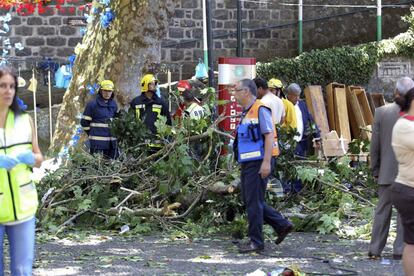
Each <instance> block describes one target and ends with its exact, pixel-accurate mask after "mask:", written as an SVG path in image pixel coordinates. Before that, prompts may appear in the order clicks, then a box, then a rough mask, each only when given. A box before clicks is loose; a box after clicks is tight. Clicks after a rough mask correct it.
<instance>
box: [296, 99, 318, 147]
mask: <svg viewBox="0 0 414 276" xmlns="http://www.w3.org/2000/svg"><path fill="white" fill-rule="evenodd" d="M298 105H299V108H300V111H301V112H302V122H303V136H302V140H301V142H302V141H307V139H308V138H309V137H310V136H312V137H313V138H320V137H321V133H320V131H319V128H318V126H317V125H316V123H315V121H314V120H313V117H312V115H311V114H310V112H309V109H308V107H307V106H306V103H305V102H304V101H303V100H299V101H298Z"/></svg>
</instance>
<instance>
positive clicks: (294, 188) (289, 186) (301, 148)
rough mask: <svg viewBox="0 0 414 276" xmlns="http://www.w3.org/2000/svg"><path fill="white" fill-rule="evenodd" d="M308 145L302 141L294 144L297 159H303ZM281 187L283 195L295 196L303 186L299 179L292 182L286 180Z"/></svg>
mask: <svg viewBox="0 0 414 276" xmlns="http://www.w3.org/2000/svg"><path fill="white" fill-rule="evenodd" d="M308 149H309V143H308V141H307V140H302V141H300V142H298V143H297V144H296V149H295V154H296V155H297V156H299V157H305V156H306V155H307V153H308V151H309V150H308ZM282 186H283V193H285V194H290V193H293V194H296V193H299V192H300V191H301V190H302V188H303V184H302V181H301V180H300V179H294V180H287V181H283V182H282Z"/></svg>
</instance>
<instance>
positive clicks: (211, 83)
mask: <svg viewBox="0 0 414 276" xmlns="http://www.w3.org/2000/svg"><path fill="white" fill-rule="evenodd" d="M205 1H206V19H207V20H206V21H207V24H206V25H207V47H208V49H207V53H208V86H210V87H214V63H213V30H212V24H211V0H205Z"/></svg>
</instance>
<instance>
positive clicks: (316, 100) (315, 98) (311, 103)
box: [304, 85, 329, 137]
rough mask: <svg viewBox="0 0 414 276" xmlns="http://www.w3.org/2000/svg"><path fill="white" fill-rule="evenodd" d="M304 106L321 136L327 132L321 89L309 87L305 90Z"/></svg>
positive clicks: (327, 125) (317, 86)
mask: <svg viewBox="0 0 414 276" xmlns="http://www.w3.org/2000/svg"><path fill="white" fill-rule="evenodd" d="M304 91H305V99H306V104H307V106H308V108H309V111H310V112H311V114H312V116H313V118H314V120H315V122H316V125H317V126H318V127H319V130H320V131H321V136H322V137H324V136H325V134H327V133H328V132H329V124H328V117H327V114H326V108H325V101H324V99H323V94H322V87H321V86H319V85H311V86H308V87H306V88H305V90H304Z"/></svg>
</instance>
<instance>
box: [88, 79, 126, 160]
mask: <svg viewBox="0 0 414 276" xmlns="http://www.w3.org/2000/svg"><path fill="white" fill-rule="evenodd" d="M114 88H115V86H114V83H113V82H112V81H111V80H103V81H102V82H101V83H100V88H99V93H98V95H97V97H96V98H95V99H94V100H92V101H90V102H89V103H88V104H87V105H86V108H85V111H84V112H83V116H82V120H81V125H82V127H83V130H84V131H85V132H86V134H88V136H89V144H90V152H91V154H94V153H101V154H103V155H104V157H106V158H111V159H115V158H117V157H118V144H117V139H116V138H115V137H113V136H112V135H111V129H110V127H109V122H110V121H111V120H112V119H113V118H114V117H115V115H116V113H117V110H118V106H117V104H116V102H115V100H114V96H115V95H114Z"/></svg>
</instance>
